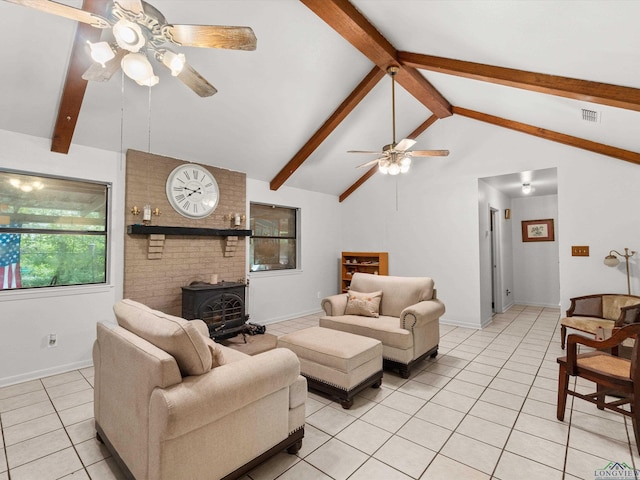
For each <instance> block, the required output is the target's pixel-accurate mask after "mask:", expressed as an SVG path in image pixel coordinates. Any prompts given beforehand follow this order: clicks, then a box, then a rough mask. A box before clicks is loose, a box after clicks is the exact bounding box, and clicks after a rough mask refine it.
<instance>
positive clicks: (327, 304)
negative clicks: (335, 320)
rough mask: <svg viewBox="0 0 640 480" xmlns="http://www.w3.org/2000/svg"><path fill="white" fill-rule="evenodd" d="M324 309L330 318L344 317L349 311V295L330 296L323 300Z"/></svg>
mask: <svg viewBox="0 0 640 480" xmlns="http://www.w3.org/2000/svg"><path fill="white" fill-rule="evenodd" d="M321 305H322V309H323V310H324V313H326V314H327V315H328V316H330V317H336V316H338V315H344V312H345V310H346V309H347V294H346V293H340V294H338V295H330V296H328V297H325V298H323V299H322V303H321Z"/></svg>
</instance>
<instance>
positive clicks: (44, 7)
mask: <svg viewBox="0 0 640 480" xmlns="http://www.w3.org/2000/svg"><path fill="white" fill-rule="evenodd" d="M5 1H7V2H10V3H15V4H18V5H24V6H25V7H30V8H34V9H36V10H40V11H41V12H46V13H52V14H53V15H58V16H60V17H65V18H70V19H71V20H77V21H78V22H82V23H88V24H89V25H91V26H92V27H96V28H109V27H110V26H111V25H110V24H109V22H108V21H107V20H106V19H105V18H103V17H101V16H100V15H96V14H95V13H91V12H86V11H84V10H80V9H79V8H74V7H70V6H68V5H63V4H62V3H57V2H52V1H49V0H5Z"/></svg>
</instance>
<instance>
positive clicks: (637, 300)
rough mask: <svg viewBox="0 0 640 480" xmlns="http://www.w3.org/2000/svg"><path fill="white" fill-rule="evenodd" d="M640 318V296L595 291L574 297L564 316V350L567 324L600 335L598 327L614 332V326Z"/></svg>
mask: <svg viewBox="0 0 640 480" xmlns="http://www.w3.org/2000/svg"><path fill="white" fill-rule="evenodd" d="M637 321H640V297H638V296H636V295H623V294H613V293H606V294H595V295H585V296H582V297H574V298H572V299H571V306H570V307H569V310H567V316H566V317H565V318H563V319H562V320H560V346H561V347H562V349H563V350H564V347H565V338H566V336H567V328H572V329H574V330H578V331H580V332H585V333H589V334H591V335H594V336H595V335H596V334H597V332H598V327H602V329H603V330H604V331H605V332H607V334H610V333H611V332H612V331H613V330H614V329H617V328H620V327H623V326H624V325H628V324H631V323H635V322H637Z"/></svg>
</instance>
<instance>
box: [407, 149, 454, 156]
mask: <svg viewBox="0 0 640 480" xmlns="http://www.w3.org/2000/svg"><path fill="white" fill-rule="evenodd" d="M407 155H409V156H410V157H446V156H447V155H449V150H414V151H412V152H407Z"/></svg>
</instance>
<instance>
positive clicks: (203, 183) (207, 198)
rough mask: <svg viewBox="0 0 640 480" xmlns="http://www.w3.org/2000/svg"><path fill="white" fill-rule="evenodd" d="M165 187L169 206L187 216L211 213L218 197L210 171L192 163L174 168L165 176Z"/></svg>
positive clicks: (193, 216)
mask: <svg viewBox="0 0 640 480" xmlns="http://www.w3.org/2000/svg"><path fill="white" fill-rule="evenodd" d="M166 189H167V198H168V199H169V203H170V204H171V206H172V207H173V208H174V209H175V210H176V212H178V213H179V214H180V215H183V216H185V217H188V218H204V217H206V216H208V215H211V213H212V212H213V211H214V210H215V209H216V207H217V206H218V200H219V198H220V191H219V189H218V183H217V182H216V179H215V178H213V175H212V174H211V172H210V171H209V170H207V169H206V168H204V167H201V166H200V165H196V164H194V163H185V164H184V165H180V166H178V167H176V168H174V169H173V171H172V172H171V173H170V174H169V176H168V177H167V187H166Z"/></svg>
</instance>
